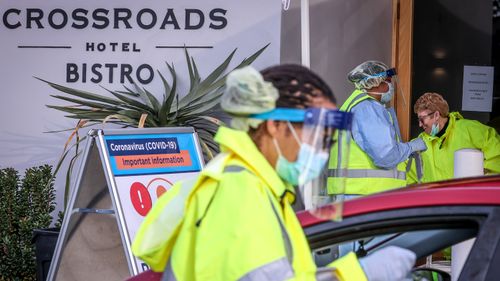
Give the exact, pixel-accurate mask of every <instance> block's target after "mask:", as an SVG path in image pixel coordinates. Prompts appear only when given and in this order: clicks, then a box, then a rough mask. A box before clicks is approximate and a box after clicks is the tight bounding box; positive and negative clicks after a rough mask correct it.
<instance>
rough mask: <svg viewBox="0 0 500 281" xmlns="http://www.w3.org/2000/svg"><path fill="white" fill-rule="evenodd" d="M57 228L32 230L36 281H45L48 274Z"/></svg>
mask: <svg viewBox="0 0 500 281" xmlns="http://www.w3.org/2000/svg"><path fill="white" fill-rule="evenodd" d="M57 237H59V228H45V229H34V230H33V240H32V242H33V243H34V244H35V257H36V280H37V281H45V280H46V279H47V275H48V273H49V268H50V262H51V261H52V256H53V255H54V250H55V249H56V244H57Z"/></svg>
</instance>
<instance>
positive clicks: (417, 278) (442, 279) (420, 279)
mask: <svg viewBox="0 0 500 281" xmlns="http://www.w3.org/2000/svg"><path fill="white" fill-rule="evenodd" d="M412 279H413V280H414V281H424V280H425V281H427V280H428V281H451V276H450V274H449V273H448V272H446V271H442V270H439V269H436V268H430V267H422V268H415V269H414V270H413V271H412Z"/></svg>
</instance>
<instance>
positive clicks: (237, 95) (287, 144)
mask: <svg viewBox="0 0 500 281" xmlns="http://www.w3.org/2000/svg"><path fill="white" fill-rule="evenodd" d="M334 102H335V99H334V96H333V93H332V92H331V90H330V89H329V88H328V86H327V85H326V83H325V82H323V80H321V79H320V78H319V77H318V76H317V75H316V74H314V73H313V72H311V71H310V70H309V69H307V68H305V67H302V66H298V65H280V66H275V67H271V68H268V69H265V70H263V71H262V75H261V74H260V73H259V72H258V71H256V70H255V69H253V68H251V67H245V68H242V69H239V70H235V71H233V72H231V73H230V74H229V75H228V77H227V82H226V89H225V91H224V94H223V96H222V98H221V107H222V109H224V110H225V111H226V112H228V113H229V114H230V115H232V116H233V117H234V118H233V120H232V122H231V128H228V127H220V129H219V130H218V132H217V134H216V136H215V140H216V141H217V142H218V143H219V144H220V148H221V153H220V154H219V155H217V156H216V157H215V158H214V159H212V160H211V161H210V162H209V163H208V164H207V166H206V167H205V168H204V169H203V170H202V172H201V174H200V175H199V176H198V177H197V178H195V179H193V180H191V181H185V182H180V183H176V184H175V185H174V186H173V187H172V189H170V190H169V191H168V192H166V193H165V194H164V195H163V196H162V197H160V199H159V200H158V202H156V204H155V205H154V206H153V209H152V210H151V211H150V213H149V214H148V215H147V216H146V218H145V220H144V222H143V224H142V225H141V227H140V229H139V231H138V233H137V236H136V238H135V241H134V243H133V245H132V250H133V253H134V254H135V255H136V256H138V257H139V258H141V259H142V260H144V261H145V262H146V263H147V264H148V265H149V266H150V267H151V268H152V269H153V270H154V271H164V273H163V277H162V280H183V281H184V280H187V281H191V280H200V281H201V280H221V281H226V280H247V281H252V280H256V281H257V280H258V281H266V280H353V281H354V280H355V281H363V280H403V279H404V278H405V277H406V276H407V274H408V273H409V272H410V270H411V268H412V266H413V264H414V262H415V254H414V253H413V252H411V251H409V250H406V249H402V248H398V247H388V248H385V249H381V250H379V251H378V252H375V253H373V254H372V255H369V256H367V257H365V258H362V259H360V260H358V259H357V258H356V255H355V254H354V253H352V252H351V253H350V254H348V255H346V256H345V257H343V258H340V259H337V260H336V261H334V262H333V263H331V264H330V265H329V266H327V267H325V268H317V267H316V265H315V263H314V260H313V258H312V254H311V249H310V248H309V245H308V243H307V239H306V236H305V235H304V232H303V230H302V228H301V225H300V223H299V221H298V219H297V217H296V215H295V212H294V211H293V209H292V206H291V204H292V202H293V201H294V200H300V198H298V197H297V196H296V194H295V191H294V188H293V186H294V185H297V186H301V185H305V184H309V183H311V182H313V180H314V179H316V178H317V177H318V176H319V175H320V174H321V172H322V170H323V168H324V167H325V166H326V162H327V160H328V151H329V148H330V145H331V143H332V134H333V131H334V130H344V129H345V127H343V126H342V124H345V123H348V122H344V121H345V120H346V116H348V115H349V114H348V113H343V112H340V111H338V110H334V109H335V103H334Z"/></svg>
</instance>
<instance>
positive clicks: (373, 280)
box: [359, 246, 417, 281]
mask: <svg viewBox="0 0 500 281" xmlns="http://www.w3.org/2000/svg"><path fill="white" fill-rule="evenodd" d="M416 258H417V256H416V255H415V253H413V252H412V251H410V250H407V249H404V248H400V247H396V246H389V247H386V248H382V249H380V250H378V251H376V252H374V253H373V254H371V255H368V256H367V257H364V258H362V259H360V260H359V263H360V264H361V267H362V268H363V270H364V272H365V275H366V277H367V279H368V281H401V280H406V278H407V276H410V272H411V269H412V268H413V265H414V264H415V260H416ZM410 280H411V279H410Z"/></svg>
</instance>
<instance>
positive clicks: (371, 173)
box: [327, 90, 406, 195]
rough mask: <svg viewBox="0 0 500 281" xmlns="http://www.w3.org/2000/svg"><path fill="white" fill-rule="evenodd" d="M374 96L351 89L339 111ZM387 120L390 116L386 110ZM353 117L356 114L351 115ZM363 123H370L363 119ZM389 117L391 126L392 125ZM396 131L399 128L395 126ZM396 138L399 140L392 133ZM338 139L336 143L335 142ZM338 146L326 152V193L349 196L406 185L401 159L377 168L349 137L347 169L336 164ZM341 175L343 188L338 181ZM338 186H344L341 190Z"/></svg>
mask: <svg viewBox="0 0 500 281" xmlns="http://www.w3.org/2000/svg"><path fill="white" fill-rule="evenodd" d="M367 99H374V98H373V97H370V96H369V95H368V94H366V93H365V92H363V91H360V90H355V91H354V92H353V93H352V94H351V96H350V97H349V98H348V99H347V100H346V101H345V103H344V104H343V105H342V107H341V108H340V110H343V111H348V112H349V111H351V109H352V108H353V107H354V106H356V105H357V104H359V103H360V102H362V101H364V100H367ZM387 114H389V117H390V119H391V120H392V116H391V114H390V113H389V112H387ZM354 118H356V116H354ZM364 122H370V120H366V121H364ZM394 124H395V123H394V121H393V120H392V125H393V126H394ZM395 130H396V132H397V131H398V130H399V129H398V128H395ZM396 139H397V141H400V140H399V137H398V135H397V134H396ZM338 143H339V142H337V144H338ZM339 150H340V149H339V145H334V146H332V149H331V152H330V161H329V164H328V181H327V187H328V193H329V194H342V193H344V194H350V195H368V194H372V193H376V192H381V191H385V190H390V189H394V188H397V187H402V186H405V185H406V173H405V166H406V165H405V163H404V162H401V163H399V164H398V166H397V167H396V168H394V169H381V168H378V167H377V166H375V164H373V160H372V159H371V158H370V156H369V155H368V154H366V153H365V152H364V151H363V150H362V149H361V148H360V147H359V145H358V144H357V143H356V141H355V140H354V139H353V138H352V134H351V144H350V150H349V158H348V159H349V161H348V163H347V169H342V167H338V166H337V159H338V158H339V157H345V156H343V155H341V152H339ZM344 178H345V183H344V185H345V186H344V187H342V183H341V182H342V180H343V179H344ZM342 188H345V189H344V190H342Z"/></svg>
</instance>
